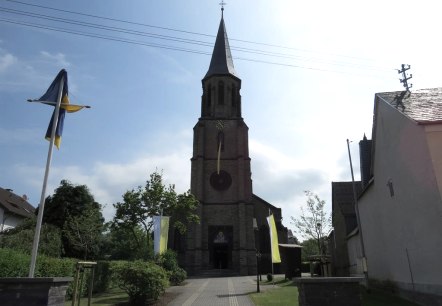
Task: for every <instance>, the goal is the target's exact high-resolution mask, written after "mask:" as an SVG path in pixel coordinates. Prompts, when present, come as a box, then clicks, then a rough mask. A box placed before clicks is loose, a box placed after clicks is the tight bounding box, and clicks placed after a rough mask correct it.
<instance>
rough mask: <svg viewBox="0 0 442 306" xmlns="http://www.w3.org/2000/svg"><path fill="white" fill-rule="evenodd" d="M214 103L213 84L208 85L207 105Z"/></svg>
mask: <svg viewBox="0 0 442 306" xmlns="http://www.w3.org/2000/svg"><path fill="white" fill-rule="evenodd" d="M211 104H212V85H210V84H209V86H207V106H208V107H210V105H211Z"/></svg>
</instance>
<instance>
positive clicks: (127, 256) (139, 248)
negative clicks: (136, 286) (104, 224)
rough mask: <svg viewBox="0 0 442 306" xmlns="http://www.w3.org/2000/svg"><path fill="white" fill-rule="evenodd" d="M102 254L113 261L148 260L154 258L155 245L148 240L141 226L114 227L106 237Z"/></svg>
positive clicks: (112, 226) (111, 227)
mask: <svg viewBox="0 0 442 306" xmlns="http://www.w3.org/2000/svg"><path fill="white" fill-rule="evenodd" d="M101 252H102V254H103V255H104V256H106V258H109V259H112V260H135V259H143V260H148V259H151V258H153V244H152V241H151V240H148V241H147V240H146V239H145V235H144V231H143V229H142V228H141V227H140V226H135V227H125V226H114V225H113V224H112V225H111V226H110V228H109V232H107V233H106V234H105V235H104V239H103V245H102V250H101Z"/></svg>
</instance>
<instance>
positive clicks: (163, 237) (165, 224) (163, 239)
mask: <svg viewBox="0 0 442 306" xmlns="http://www.w3.org/2000/svg"><path fill="white" fill-rule="evenodd" d="M168 238H169V217H161V234H160V254H162V253H164V252H165V251H166V250H167V240H168Z"/></svg>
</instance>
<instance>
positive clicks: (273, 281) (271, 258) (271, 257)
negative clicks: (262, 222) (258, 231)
mask: <svg viewBox="0 0 442 306" xmlns="http://www.w3.org/2000/svg"><path fill="white" fill-rule="evenodd" d="M269 220H270V208H269ZM269 228H270V260H271V261H272V283H273V285H275V275H274V272H273V241H272V240H273V239H272V238H273V237H272V225H271V224H270V222H269Z"/></svg>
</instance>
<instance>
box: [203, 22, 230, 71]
mask: <svg viewBox="0 0 442 306" xmlns="http://www.w3.org/2000/svg"><path fill="white" fill-rule="evenodd" d="M212 75H233V76H235V77H238V76H237V75H236V71H235V67H234V66H233V60H232V54H231V53H230V46H229V39H228V38H227V32H226V26H225V24H224V18H223V17H221V22H220V23H219V29H218V34H217V35H216V41H215V46H214V47H213V53H212V59H211V61H210V66H209V70H208V71H207V73H206V75H205V77H204V78H208V77H210V76H212Z"/></svg>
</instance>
